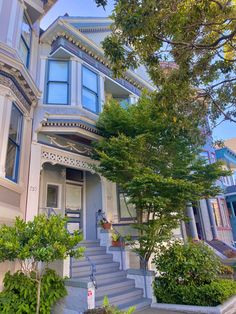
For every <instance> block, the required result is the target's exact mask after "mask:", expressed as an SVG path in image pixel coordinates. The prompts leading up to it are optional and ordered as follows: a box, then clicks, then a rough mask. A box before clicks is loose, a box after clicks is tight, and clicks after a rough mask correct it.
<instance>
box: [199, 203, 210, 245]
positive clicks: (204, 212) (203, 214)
mask: <svg viewBox="0 0 236 314" xmlns="http://www.w3.org/2000/svg"><path fill="white" fill-rule="evenodd" d="M200 211H201V217H202V222H203V225H204V233H205V236H206V240H208V241H210V240H212V231H211V224H210V219H209V214H208V209H207V204H206V201H205V200H200Z"/></svg>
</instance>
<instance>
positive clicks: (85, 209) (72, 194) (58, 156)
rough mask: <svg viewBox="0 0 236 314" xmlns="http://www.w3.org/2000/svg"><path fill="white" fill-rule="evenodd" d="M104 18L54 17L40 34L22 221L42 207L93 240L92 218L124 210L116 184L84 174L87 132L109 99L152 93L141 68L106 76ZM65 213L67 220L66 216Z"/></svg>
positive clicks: (113, 216) (93, 132) (92, 134)
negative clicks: (36, 94)
mask: <svg viewBox="0 0 236 314" xmlns="http://www.w3.org/2000/svg"><path fill="white" fill-rule="evenodd" d="M110 24H111V20H109V19H107V18H72V17H68V16H65V17H60V18H58V19H57V20H56V21H55V22H54V23H53V24H52V25H51V26H50V27H49V28H48V29H47V30H46V31H45V32H44V33H43V34H42V36H41V38H40V47H39V60H38V72H39V88H40V90H41V91H43V93H42V96H41V98H40V100H39V104H38V106H37V108H36V110H35V113H34V127H33V141H32V145H31V162H30V169H31V170H30V177H29V189H28V202H27V215H26V218H27V219H29V220H30V219H32V218H33V217H34V216H35V215H37V214H38V213H42V212H47V211H48V210H49V209H50V208H53V209H54V211H55V212H56V213H58V214H62V215H66V216H67V217H68V218H70V219H69V223H68V224H69V227H68V228H69V230H72V229H75V228H82V229H83V232H84V238H85V239H87V240H93V239H96V237H97V226H96V225H97V221H96V217H97V213H98V211H99V210H102V211H103V212H104V214H105V215H106V217H107V219H108V220H110V221H112V222H113V223H119V222H120V221H122V220H125V219H127V215H128V213H127V212H125V209H124V208H122V207H120V205H119V202H118V201H117V200H118V198H119V197H118V194H117V193H118V191H117V187H116V184H114V183H111V182H108V181H107V180H106V179H105V178H103V177H100V176H99V175H98V174H96V173H94V171H93V169H91V164H93V163H94V161H93V160H92V159H91V158H90V153H91V143H92V142H93V141H97V140H99V139H100V135H99V133H98V131H97V129H96V127H95V124H96V120H97V118H98V115H99V113H100V112H101V111H102V108H103V104H104V103H105V101H106V100H107V99H109V98H111V97H112V98H115V99H117V100H118V101H119V102H120V103H121V105H122V103H123V102H128V103H135V102H136V101H137V98H138V97H139V96H140V94H141V90H142V89H143V88H146V89H149V90H153V87H152V85H151V84H150V83H149V81H148V80H147V75H146V72H145V69H144V68H140V69H138V70H137V71H136V72H133V71H128V72H127V73H126V76H125V78H124V79H114V78H113V76H112V72H111V70H110V69H109V66H108V64H107V60H106V58H105V56H104V53H103V50H102V48H101V41H102V40H103V39H104V38H105V37H106V36H107V35H108V34H109V33H110ZM72 216H73V217H72Z"/></svg>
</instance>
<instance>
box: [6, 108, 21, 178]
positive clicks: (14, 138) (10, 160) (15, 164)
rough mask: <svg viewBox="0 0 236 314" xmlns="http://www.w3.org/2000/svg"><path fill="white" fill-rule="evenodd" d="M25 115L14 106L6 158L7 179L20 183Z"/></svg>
mask: <svg viewBox="0 0 236 314" xmlns="http://www.w3.org/2000/svg"><path fill="white" fill-rule="evenodd" d="M22 125H23V114H22V113H21V112H20V110H19V109H18V108H17V107H16V105H15V104H12V110H11V120H10V128H9V136H8V146H7V156H6V165H5V167H6V177H7V178H8V179H10V180H12V181H15V182H17V181H18V174H19V160H20V148H21V136H22Z"/></svg>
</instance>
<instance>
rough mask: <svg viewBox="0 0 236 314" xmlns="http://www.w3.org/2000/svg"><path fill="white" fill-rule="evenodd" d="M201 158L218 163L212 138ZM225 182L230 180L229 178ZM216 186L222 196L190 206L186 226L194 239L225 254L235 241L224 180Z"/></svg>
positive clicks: (188, 234)
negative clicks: (224, 190)
mask: <svg viewBox="0 0 236 314" xmlns="http://www.w3.org/2000/svg"><path fill="white" fill-rule="evenodd" d="M201 158H203V159H205V160H206V162H207V163H214V162H215V161H216V151H215V149H214V148H213V141H212V138H211V136H209V137H208V140H207V143H206V145H205V146H204V148H203V151H202V153H201ZM224 180H228V178H225V179H224ZM216 184H217V185H218V186H220V187H221V188H222V194H220V195H217V196H216V197H215V198H212V199H203V200H200V201H199V202H197V203H195V204H192V206H191V204H190V205H189V206H188V208H187V212H188V216H189V218H191V220H190V221H189V223H187V224H186V234H187V236H190V237H192V238H194V239H197V240H198V239H200V240H204V241H206V242H207V243H208V244H209V245H211V246H213V247H214V248H215V249H216V250H218V251H219V252H220V253H221V254H223V253H224V251H226V250H228V249H230V248H231V246H232V245H233V243H234V240H233V234H232V227H231V223H230V219H229V212H228V208H227V206H226V200H225V195H224V194H223V185H222V180H218V181H217V182H216ZM223 255H224V254H223Z"/></svg>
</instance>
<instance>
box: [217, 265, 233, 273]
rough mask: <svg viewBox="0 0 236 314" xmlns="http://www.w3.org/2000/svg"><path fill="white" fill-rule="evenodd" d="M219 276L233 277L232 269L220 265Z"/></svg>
mask: <svg viewBox="0 0 236 314" xmlns="http://www.w3.org/2000/svg"><path fill="white" fill-rule="evenodd" d="M220 274H221V275H233V274H234V269H233V267H231V266H228V265H224V264H222V265H221V266H220Z"/></svg>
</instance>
